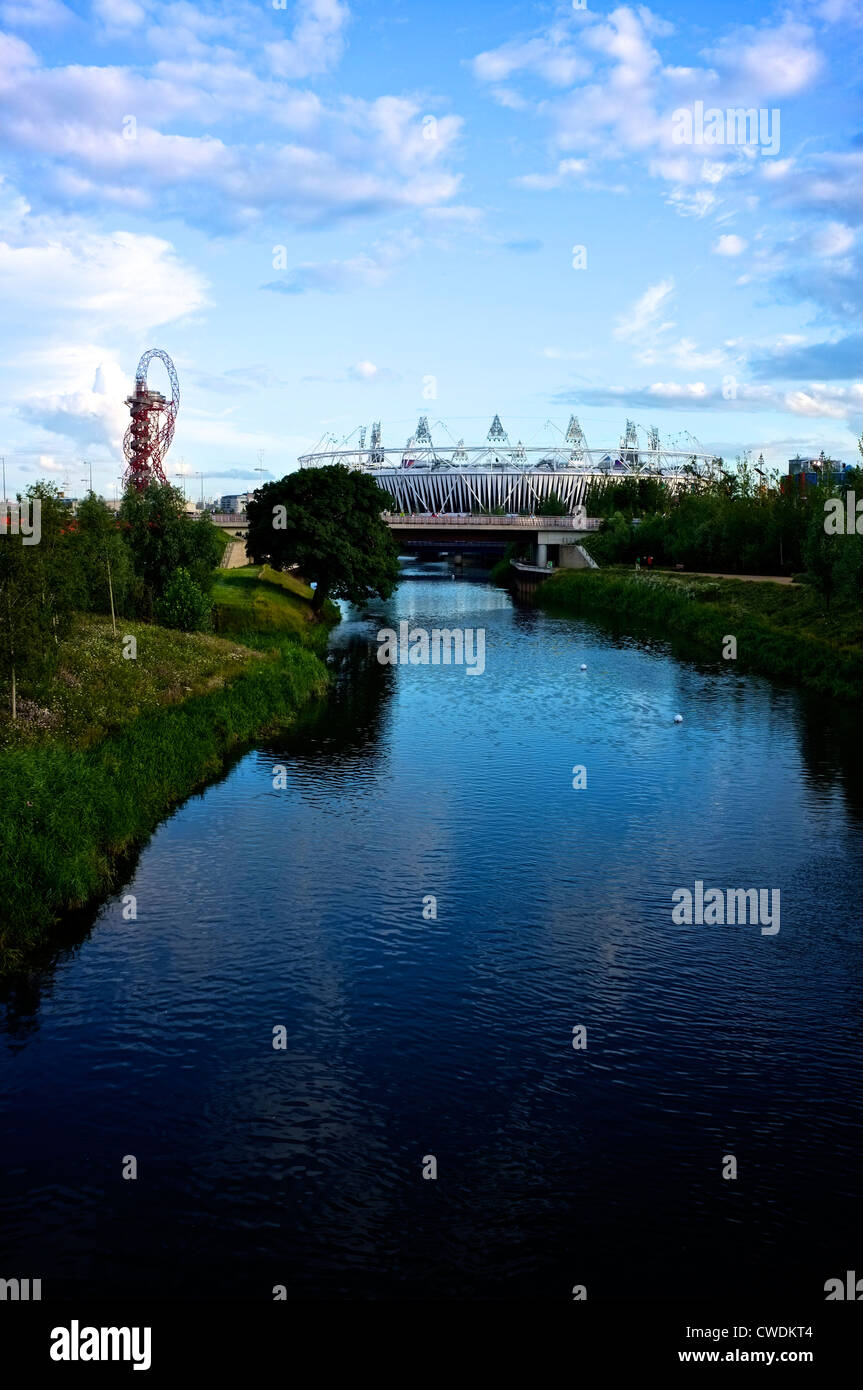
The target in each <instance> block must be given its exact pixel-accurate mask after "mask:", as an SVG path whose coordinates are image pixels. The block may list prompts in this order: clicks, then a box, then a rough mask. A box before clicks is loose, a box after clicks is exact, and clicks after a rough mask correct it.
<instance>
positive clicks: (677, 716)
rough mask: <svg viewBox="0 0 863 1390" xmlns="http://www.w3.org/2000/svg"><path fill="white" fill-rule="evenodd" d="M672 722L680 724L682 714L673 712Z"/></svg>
mask: <svg viewBox="0 0 863 1390" xmlns="http://www.w3.org/2000/svg"><path fill="white" fill-rule="evenodd" d="M674 722H675V724H682V723H683V715H682V714H675V716H674Z"/></svg>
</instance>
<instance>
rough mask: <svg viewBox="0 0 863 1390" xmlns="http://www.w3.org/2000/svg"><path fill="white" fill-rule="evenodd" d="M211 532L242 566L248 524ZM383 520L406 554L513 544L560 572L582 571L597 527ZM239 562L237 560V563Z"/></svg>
mask: <svg viewBox="0 0 863 1390" xmlns="http://www.w3.org/2000/svg"><path fill="white" fill-rule="evenodd" d="M211 519H212V521H213V524H214V525H215V526H218V527H219V528H220V529H221V530H223V531H226V532H227V533H228V535H230V536H232V537H233V538H234V540H235V541H236V544H235V545H234V546H229V547H228V550H227V551H226V553H225V564H226V566H231V565H236V564H245V563H246V559H245V555H246V548H245V538H246V532H247V527H248V523H247V520H246V518H245V516H243V515H242V514H234V513H225V512H222V513H219V512H217V513H214V514H213V516H212V518H211ZM384 520H385V521H386V523H387V525H388V526H389V528H390V530H391V531H392V533H393V535H394V536H395V538H396V540H397V541H398V543H399V546H400V548H401V549H402V550H403V551H406V552H412V553H416V554H418V555H423V554H425V555H430V554H440V553H441V551H446V552H447V553H448V554H450V555H462V554H471V555H483V556H487V557H488V558H491V557H492V556H496V555H502V554H503V552H504V551H505V549H506V547H507V546H508V545H509V544H511V543H512V542H516V543H521V544H526V545H527V546H528V547H529V549H530V557H531V560H532V562H533V563H534V564H536V565H540V566H542V567H543V568H545V566H546V565H547V564H548V563H549V561H551V563H552V565H553V566H554V567H555V568H557V567H558V566H559V567H560V568H562V569H581V568H583V567H584V566H585V565H587V564H588V563H589V561H588V560H587V558H586V556H585V554H584V552H583V551H582V550H581V546H580V542H581V541H583V540H584V538H585V537H586V536H589V535H590V534H591V532H593V531H596V530H597V528H598V527H599V525H600V523H599V520H598V519H597V518H596V517H588V516H585V515H584V514H583V513H579V512H576V513H575V515H573V516H472V515H470V514H468V513H457V512H442V513H441V514H440V515H438V516H435V515H433V514H432V513H425V512H404V513H401V514H397V513H395V512H384ZM241 556H242V558H241Z"/></svg>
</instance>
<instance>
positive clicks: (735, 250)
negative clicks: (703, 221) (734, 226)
mask: <svg viewBox="0 0 863 1390" xmlns="http://www.w3.org/2000/svg"><path fill="white" fill-rule="evenodd" d="M745 250H746V242H745V241H744V239H743V237H742V236H737V235H736V234H735V233H734V232H726V233H724V234H723V235H722V236H721V237H719V238H718V239H717V240H716V241H715V242H714V243H713V251H714V254H715V255H717V256H742V254H743V252H744V251H745Z"/></svg>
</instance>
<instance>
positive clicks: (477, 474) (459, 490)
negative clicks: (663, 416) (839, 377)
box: [299, 415, 721, 516]
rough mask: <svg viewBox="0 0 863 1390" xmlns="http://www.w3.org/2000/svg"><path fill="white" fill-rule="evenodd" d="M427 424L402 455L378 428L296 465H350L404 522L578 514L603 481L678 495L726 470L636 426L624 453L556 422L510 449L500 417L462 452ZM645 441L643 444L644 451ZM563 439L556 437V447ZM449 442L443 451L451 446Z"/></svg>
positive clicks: (326, 445) (630, 426) (331, 443)
mask: <svg viewBox="0 0 863 1390" xmlns="http://www.w3.org/2000/svg"><path fill="white" fill-rule="evenodd" d="M434 430H435V434H436V438H434V439H433V438H432V429H431V428H430V427H429V423H428V417H427V416H425V415H423V416H421V417H420V421H419V424H418V425H417V428H416V431H415V432H414V434H413V435H411V437H410V438H409V439H408V441H407V443H406V444H405V445H403V446H402V447H400V448H385V447H384V445H383V442H382V436H381V426H380V423H375V424H374V425H372V428H371V438H370V439H369V442H368V444H367V443H366V429H365V426H363V427H361V428H360V429H358V430H356V431H354V435H355V436H356V440H355V442H353V443H352V442H351V441H352V439H354V436H350V437H349V438H348V439H345V440H343V441H341V443H339V442H338V441H337V440H335V439H334V438H332V437H330V438H328V439H325V440H323V441H322V442H321V444H320V445H319V446H318V448H317V449H316V450H315V451H314V453H311V454H304V455H302V456H301V458H300V459H299V464H300V467H301V468H320V467H322V466H323V465H324V464H332V463H343V464H346V465H347V467H349V468H359V469H362V471H363V472H365V473H370V474H372V475H373V476H374V478H375V480H376V481H377V482H378V483H379V485H380V486H381V487H382V488H385V489H386V491H387V492H389V493H390V494H391V495H392V496H393V497H394V498H395V503H396V510H397V511H398V512H407V513H422V514H424V515H436V516H442V515H446V514H448V513H455V514H458V515H462V516H464V515H466V514H469V513H476V512H493V511H500V510H503V511H504V512H506V513H508V514H517V513H535V512H536V511H537V508H538V507H539V506H541V505H542V503H543V502H545V501H547V500H548V499H549V498H550V497H552V496H554V497H555V498H557V499H559V501H560V502H561V503H563V504H564V506H566V508H567V510H568V511H569V513H570V514H571V513H574V512H575V511H576V509H577V508H578V507H579V506H580V504H581V503H582V502H583V500H584V497H585V493H586V491H587V488H588V486H589V484H590V483H591V482H593V481H596V480H598V479H602V478H625V477H645V476H652V477H661V478H663V479H665V480H666V481H669V482H671V483H672V484H674V485H676V486H683V485H684V484H685V483H686V482H687V481H688V482H689V483H697V479H699V478H706V477H710V476H712V475H713V474H714V473H715V471H716V469H717V468H719V467H721V461H720V460H719V459H716V458H714V457H713V456H712V455H710V454H706V453H704V452H703V450H702V448H701V446H700V444H698V441H697V440H695V439H693V438H692V436H689V435H687V436H686V440H687V442H688V443H691V444H692V445H694V446H695V447H694V448H688V447H687V448H682V449H681V448H680V447H679V441H677V440H676V441H674V444H675V446H677V447H670V448H668V447H665V446H664V445H662V444H661V443H660V439H659V432H658V430H655V429H651V430H646V431H645V430H641V431H639V427H638V426H636V425H635V424H634V423H633V422H632V421H631V420H627V422H626V430H625V432H624V434H623V437H622V439H621V441H620V443H619V444H617V445H614V446H613V447H611V448H596V447H590V446H589V445H588V443H587V440H586V439H585V437H584V434H583V432H582V429H581V426H580V425H579V423H578V420H577V419H576V417H575V416H574V415H573V416H571V417H570V421H569V426H568V428H567V430H566V432H565V433H564V432H563V431H562V430H560V429H558V428H557V427H555V426H554V425H552V424H551V422H548V423H547V424H546V426H545V429H544V431H543V433H544V434H545V436H546V438H545V440H544V442H540V443H530V444H523V443H522V441H521V440H520V439H519V440H518V441H517V442H516V443H515V444H513V443H511V441H510V439H509V436H508V435H507V432H506V430H505V429H504V428H503V425H502V424H501V422H500V418H499V416H497V415H495V417H494V419H493V420H492V423H491V428H490V429H489V431H488V434H487V436H486V439H485V442H484V443H483V444H465V442H464V440H463V439H459V440H458V441H457V442H455V441H454V440H453V438H452V436H451V435H450V433H449V431H448V430H447V428H446V425H445V424H444V423H443V421H437V422H436V423H435V425H434ZM639 432H641V434H642V435H643V436H645V438H644V441H643V442H640V441H639ZM555 435H556V437H555ZM444 437H445V439H446V442H444Z"/></svg>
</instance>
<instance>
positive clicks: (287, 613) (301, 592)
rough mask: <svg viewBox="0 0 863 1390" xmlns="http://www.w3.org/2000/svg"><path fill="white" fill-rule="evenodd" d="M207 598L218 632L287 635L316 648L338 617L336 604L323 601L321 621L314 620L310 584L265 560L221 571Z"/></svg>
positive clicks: (320, 648) (325, 638)
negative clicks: (273, 566) (260, 562)
mask: <svg viewBox="0 0 863 1390" xmlns="http://www.w3.org/2000/svg"><path fill="white" fill-rule="evenodd" d="M210 597H211V598H212V601H213V622H214V626H215V628H216V631H217V632H219V633H229V632H230V633H243V634H249V633H259V634H264V635H268V636H272V635H277V636H282V637H292V638H294V640H295V641H298V642H301V643H302V644H303V646H310V647H312V648H313V650H316V651H320V650H322V649H323V647H324V646H326V641H327V632H328V629H329V627H331V626H332V624H333V623H334V622H338V620H339V612H338V609H337V608H336V607H335V605H334V604H332V603H327V604H325V606H324V620H323V622H315V620H314V616H313V614H312V608H311V601H312V590H311V589H310V588H309V586H308V585H307V584H304V583H303V581H302V580H301V579H297V578H295V577H294V576H293V575H292V574H280V573H277V571H276V570H273V569H270V567H269V566H268V565H264V566H263V568H262V567H261V566H260V565H244V566H243V567H242V568H240V569H233V570H220V571H219V575H218V578H217V580H216V582H215V584H214V585H213V589H212V592H211V595H210Z"/></svg>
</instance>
